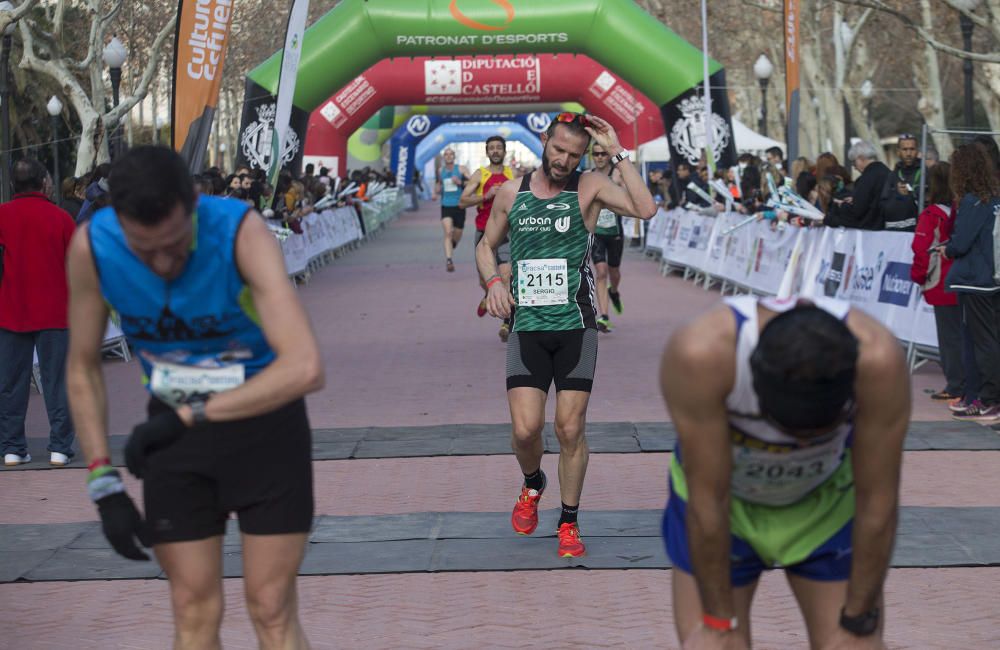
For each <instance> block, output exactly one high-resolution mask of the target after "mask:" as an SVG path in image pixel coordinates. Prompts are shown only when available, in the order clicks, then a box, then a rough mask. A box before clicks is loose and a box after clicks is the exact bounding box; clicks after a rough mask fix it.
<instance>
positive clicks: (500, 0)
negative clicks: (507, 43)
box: [448, 0, 514, 32]
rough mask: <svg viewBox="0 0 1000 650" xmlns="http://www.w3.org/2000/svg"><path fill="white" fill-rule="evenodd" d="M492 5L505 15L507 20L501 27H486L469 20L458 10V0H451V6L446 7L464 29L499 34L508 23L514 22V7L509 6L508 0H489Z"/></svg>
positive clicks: (483, 24) (476, 21)
mask: <svg viewBox="0 0 1000 650" xmlns="http://www.w3.org/2000/svg"><path fill="white" fill-rule="evenodd" d="M490 2H492V3H493V4H495V5H496V6H498V7H500V8H501V9H503V10H504V11H505V12H506V14H507V20H506V22H504V24H503V25H487V24H485V23H481V22H479V21H478V20H473V19H472V18H469V17H468V16H466V15H465V14H464V13H462V10H461V9H459V8H458V4H459V3H458V0H451V4H450V5H448V11H450V12H451V15H452V16H454V18H455V20H457V21H458V22H460V23H462V24H463V25H465V26H466V27H471V28H472V29H478V30H480V31H484V32H500V31H503V30H505V29H507V27H509V26H510V23H511V22H512V21H513V20H514V7H512V6H511V5H510V2H509V1H508V0H490Z"/></svg>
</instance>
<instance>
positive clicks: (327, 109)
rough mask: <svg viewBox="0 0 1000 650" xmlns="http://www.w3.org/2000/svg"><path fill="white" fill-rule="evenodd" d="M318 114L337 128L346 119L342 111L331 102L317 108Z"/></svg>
mask: <svg viewBox="0 0 1000 650" xmlns="http://www.w3.org/2000/svg"><path fill="white" fill-rule="evenodd" d="M319 114H320V115H322V116H323V119H325V120H326V121H327V122H329V123H330V124H332V125H333V126H334V127H337V128H339V127H340V125H341V124H343V123H344V120H346V119H347V118H345V117H344V113H343V111H341V110H340V109H339V108H337V105H336V104H334V103H333V102H327V103H326V104H324V105H323V108H321V109H319Z"/></svg>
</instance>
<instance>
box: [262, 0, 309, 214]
mask: <svg viewBox="0 0 1000 650" xmlns="http://www.w3.org/2000/svg"><path fill="white" fill-rule="evenodd" d="M308 17H309V0H292V8H291V9H290V10H289V12H288V26H287V27H286V28H285V48H284V50H282V53H281V76H280V77H278V99H277V101H276V102H275V117H274V129H273V131H272V134H271V156H270V159H269V160H268V170H267V180H268V183H269V184H270V185H271V187H274V186H275V184H276V183H275V182H276V181H277V179H278V172H279V171H281V166H282V161H284V159H285V152H286V150H287V149H288V148H289V147H288V145H289V144H290V141H291V139H292V136H291V131H292V129H291V127H290V126H289V123H290V121H291V117H292V97H294V96H295V81H296V80H295V77H296V75H297V74H298V71H299V59H301V58H302V35H303V33H304V32H305V30H306V18H308ZM295 139H296V140H298V139H299V138H298V136H297V135H296V136H295ZM289 153H291V152H289ZM277 198H278V197H277V196H276V197H275V200H277Z"/></svg>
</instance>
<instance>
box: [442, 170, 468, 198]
mask: <svg viewBox="0 0 1000 650" xmlns="http://www.w3.org/2000/svg"><path fill="white" fill-rule="evenodd" d="M440 178H441V205H443V206H444V207H446V208H457V207H458V199H459V198H460V197H461V196H462V190H463V189H464V188H463V185H464V180H465V179H464V177H463V176H462V170H461V169H459V168H458V165H455V166H454V167H453V168H452V170H451V171H448V168H447V167H442V168H441V174H440Z"/></svg>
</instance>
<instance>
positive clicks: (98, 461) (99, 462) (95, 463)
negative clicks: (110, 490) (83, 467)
mask: <svg viewBox="0 0 1000 650" xmlns="http://www.w3.org/2000/svg"><path fill="white" fill-rule="evenodd" d="M110 464H111V459H110V458H108V457H107V456H105V457H104V458H95V459H94V460H92V461H90V464H89V465H87V471H88V472H93V471H94V470H95V469H97V468H98V467H103V466H104V465H110Z"/></svg>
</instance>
